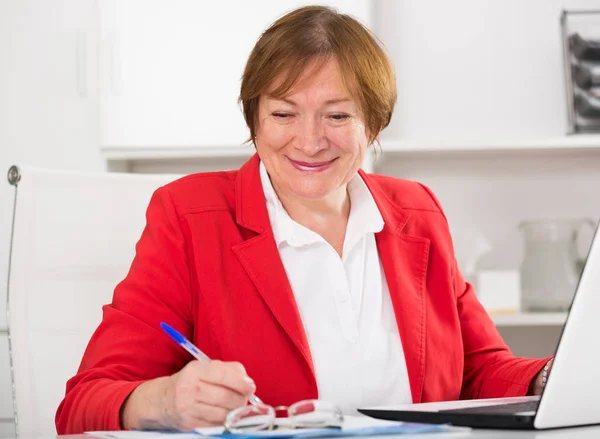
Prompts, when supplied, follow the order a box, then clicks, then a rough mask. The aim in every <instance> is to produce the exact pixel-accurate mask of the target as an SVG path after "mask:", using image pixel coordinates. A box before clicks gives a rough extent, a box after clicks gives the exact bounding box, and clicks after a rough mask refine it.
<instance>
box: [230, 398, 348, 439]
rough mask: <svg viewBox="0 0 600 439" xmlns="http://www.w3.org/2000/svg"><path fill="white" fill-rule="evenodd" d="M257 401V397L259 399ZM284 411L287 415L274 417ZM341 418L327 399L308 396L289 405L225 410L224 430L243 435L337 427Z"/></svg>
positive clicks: (341, 420) (340, 422)
mask: <svg viewBox="0 0 600 439" xmlns="http://www.w3.org/2000/svg"><path fill="white" fill-rule="evenodd" d="M259 401H260V400H259ZM278 412H286V413H287V418H282V417H279V418H278V417H277V413H278ZM343 421H344V415H343V414H342V411H341V410H340V409H339V408H338V407H337V406H335V405H334V404H331V403H329V402H327V401H321V400H318V399H308V400H303V401H298V402H296V403H294V404H292V405H291V406H289V407H288V406H278V407H272V406H270V405H267V404H264V403H262V401H261V402H260V403H258V404H254V405H246V406H243V407H239V408H237V409H234V410H232V411H231V412H229V414H228V415H227V417H226V418H225V423H224V426H225V429H226V431H227V432H229V433H233V434H243V433H249V432H253V431H260V430H272V429H274V428H281V427H285V428H328V427H335V428H339V427H341V426H342V423H343Z"/></svg>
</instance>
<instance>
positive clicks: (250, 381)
mask: <svg viewBox="0 0 600 439" xmlns="http://www.w3.org/2000/svg"><path fill="white" fill-rule="evenodd" d="M244 381H246V382H247V383H248V384H250V385H251V386H252V387H254V388H255V389H256V383H254V380H253V379H252V378H250V377H248V376H247V377H244Z"/></svg>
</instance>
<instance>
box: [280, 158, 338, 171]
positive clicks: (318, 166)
mask: <svg viewBox="0 0 600 439" xmlns="http://www.w3.org/2000/svg"><path fill="white" fill-rule="evenodd" d="M288 160H289V161H290V163H291V164H292V166H293V167H294V168H296V169H298V170H299V171H304V172H321V171H324V170H326V169H327V168H329V167H330V166H331V164H332V163H333V162H335V161H336V160H337V158H335V159H333V160H328V161H326V162H302V161H299V160H292V159H291V158H289V157H288Z"/></svg>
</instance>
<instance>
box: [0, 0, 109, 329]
mask: <svg viewBox="0 0 600 439" xmlns="http://www.w3.org/2000/svg"><path fill="white" fill-rule="evenodd" d="M84 35H87V37H86V36H84ZM96 36H97V17H96V5H95V1H93V0H52V1H47V2H46V1H36V0H0V66H1V67H0V179H1V181H0V206H2V207H0V279H1V282H0V283H1V285H2V286H3V287H2V288H1V291H2V293H1V294H0V327H4V326H5V323H6V319H5V312H4V305H5V300H4V297H5V296H4V293H5V288H4V285H6V283H5V279H6V273H7V261H8V246H9V234H10V224H11V218H12V205H13V196H14V189H13V188H12V187H11V186H9V185H8V183H7V182H6V177H5V175H6V171H7V170H8V167H9V166H10V165H12V164H21V163H27V164H29V165H34V166H42V167H50V168H64V169H87V170H101V169H104V164H103V161H102V159H101V156H100V152H99V148H98V138H99V133H98V130H99V116H98V100H97V90H96V85H95V83H96V69H97V66H96V61H95V54H94V50H95V43H94V41H95V38H96ZM86 38H87V44H85V43H84V42H85V40H86ZM78 45H79V51H80V52H79V53H80V56H81V57H85V60H84V59H80V60H79V63H78V57H77V51H78ZM83 45H85V46H87V55H86V54H84V51H82V50H81V48H82V46H83ZM86 63H87V68H86V67H85V64H86ZM78 68H80V69H86V70H87V75H85V76H87V78H86V79H87V91H84V89H83V88H82V86H83V84H82V85H81V86H80V88H79V89H78V87H77V69H78Z"/></svg>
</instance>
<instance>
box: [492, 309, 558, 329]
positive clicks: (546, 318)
mask: <svg viewBox="0 0 600 439" xmlns="http://www.w3.org/2000/svg"><path fill="white" fill-rule="evenodd" d="M490 317H491V318H492V320H493V321H494V323H495V324H496V326H562V325H564V324H565V321H566V318H567V313H561V312H551V313H546V312H539V313H515V314H493V313H490Z"/></svg>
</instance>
